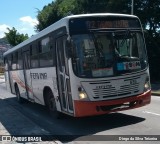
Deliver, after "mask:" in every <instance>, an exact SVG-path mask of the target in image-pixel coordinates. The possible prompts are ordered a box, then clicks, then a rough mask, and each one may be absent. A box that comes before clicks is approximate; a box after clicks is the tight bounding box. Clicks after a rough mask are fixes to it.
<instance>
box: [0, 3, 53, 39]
mask: <svg viewBox="0 0 160 144" xmlns="http://www.w3.org/2000/svg"><path fill="white" fill-rule="evenodd" d="M52 1H53V0H0V38H2V37H4V36H5V34H4V32H8V30H7V27H8V28H10V29H12V28H13V27H15V29H16V30H17V31H18V32H19V33H20V34H22V33H23V34H28V35H29V36H32V35H34V34H36V32H35V28H34V27H35V25H36V24H37V23H38V21H37V19H36V16H37V14H38V13H37V11H38V10H42V9H43V7H44V6H45V5H48V4H49V3H51V2H52ZM37 9H38V10H37Z"/></svg>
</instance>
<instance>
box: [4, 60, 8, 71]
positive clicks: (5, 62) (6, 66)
mask: <svg viewBox="0 0 160 144" xmlns="http://www.w3.org/2000/svg"><path fill="white" fill-rule="evenodd" d="M4 69H5V71H8V59H7V57H6V58H5V59H4Z"/></svg>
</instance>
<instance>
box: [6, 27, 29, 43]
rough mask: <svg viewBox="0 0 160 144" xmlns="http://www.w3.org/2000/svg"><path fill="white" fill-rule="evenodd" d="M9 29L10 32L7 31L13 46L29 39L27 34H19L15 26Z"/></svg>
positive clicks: (8, 38) (8, 39)
mask: <svg viewBox="0 0 160 144" xmlns="http://www.w3.org/2000/svg"><path fill="white" fill-rule="evenodd" d="M7 29H8V33H5V35H6V38H7V41H8V42H9V43H10V45H12V46H16V45H18V44H19V43H21V42H23V41H24V40H26V39H28V35H27V34H25V35H24V34H19V33H18V32H17V30H16V29H15V28H14V27H13V28H12V29H9V28H7Z"/></svg>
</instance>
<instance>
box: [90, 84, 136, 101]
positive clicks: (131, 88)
mask: <svg viewBox="0 0 160 144" xmlns="http://www.w3.org/2000/svg"><path fill="white" fill-rule="evenodd" d="M138 92H139V83H134V84H124V85H121V86H119V87H118V88H117V87H116V86H114V85H111V84H108V85H107V86H106V87H104V88H102V87H101V88H95V89H93V93H94V96H93V98H94V99H97V100H98V99H102V100H103V99H104V100H106V99H114V98H118V97H126V96H129V95H135V94H137V93H138Z"/></svg>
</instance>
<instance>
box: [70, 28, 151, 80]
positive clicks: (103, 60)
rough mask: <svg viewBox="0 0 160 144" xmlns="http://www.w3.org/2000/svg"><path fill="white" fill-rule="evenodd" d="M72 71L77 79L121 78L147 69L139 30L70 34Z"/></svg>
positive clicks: (142, 40)
mask: <svg viewBox="0 0 160 144" xmlns="http://www.w3.org/2000/svg"><path fill="white" fill-rule="evenodd" d="M72 39H73V43H74V47H73V53H74V57H73V60H72V62H73V70H74V72H75V74H76V75H77V76H78V77H86V78H94V77H108V76H116V75H123V74H127V73H132V72H136V71H140V70H143V69H145V68H146V67H147V65H148V62H147V55H146V51H145V44H144V39H143V35H142V32H141V31H140V30H129V29H125V30H112V31H92V32H91V33H88V34H86V33H85V34H75V35H72Z"/></svg>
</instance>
